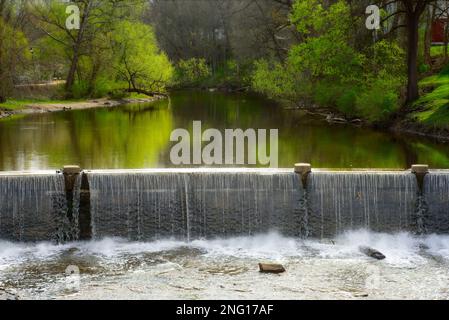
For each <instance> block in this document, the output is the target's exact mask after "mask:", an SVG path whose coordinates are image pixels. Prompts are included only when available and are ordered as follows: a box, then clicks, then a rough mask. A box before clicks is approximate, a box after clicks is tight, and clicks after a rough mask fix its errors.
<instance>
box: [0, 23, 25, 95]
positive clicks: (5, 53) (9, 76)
mask: <svg viewBox="0 0 449 320" xmlns="http://www.w3.org/2000/svg"><path fill="white" fill-rule="evenodd" d="M29 57H30V52H29V50H28V40H27V38H26V37H25V35H24V34H23V32H21V31H19V30H17V29H15V28H14V27H12V26H11V25H10V24H8V23H6V22H5V21H4V20H3V18H2V17H0V103H1V102H5V101H6V99H7V97H8V96H9V94H10V93H11V90H12V88H13V81H14V77H15V76H16V69H17V68H18V66H19V65H20V64H21V63H22V62H24V60H26V59H29Z"/></svg>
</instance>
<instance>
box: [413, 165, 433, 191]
mask: <svg viewBox="0 0 449 320" xmlns="http://www.w3.org/2000/svg"><path fill="white" fill-rule="evenodd" d="M412 173H413V174H414V175H415V176H416V179H417V180H418V187H419V190H421V192H422V191H423V188H424V177H425V176H426V175H427V174H428V173H429V165H427V164H414V165H412Z"/></svg>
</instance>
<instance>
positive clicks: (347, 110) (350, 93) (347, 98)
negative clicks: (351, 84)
mask: <svg viewBox="0 0 449 320" xmlns="http://www.w3.org/2000/svg"><path fill="white" fill-rule="evenodd" d="M358 95H359V92H358V89H356V88H347V89H346V90H344V92H343V93H342V94H341V95H340V97H338V99H337V102H336V105H337V109H338V110H339V111H340V112H342V113H344V114H345V115H346V116H348V117H354V116H357V108H356V103H357V97H358Z"/></svg>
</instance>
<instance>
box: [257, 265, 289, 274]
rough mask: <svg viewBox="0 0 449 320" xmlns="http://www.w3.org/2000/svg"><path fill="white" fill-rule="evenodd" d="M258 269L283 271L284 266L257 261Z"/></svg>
mask: <svg viewBox="0 0 449 320" xmlns="http://www.w3.org/2000/svg"><path fill="white" fill-rule="evenodd" d="M259 271H260V272H263V273H283V272H285V268H284V266H283V265H281V264H272V263H259Z"/></svg>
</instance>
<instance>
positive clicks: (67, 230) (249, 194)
mask: <svg viewBox="0 0 449 320" xmlns="http://www.w3.org/2000/svg"><path fill="white" fill-rule="evenodd" d="M359 229H367V230H371V231H374V232H385V233H395V232H401V231H405V232H410V233H412V234H434V233H436V234H447V233H449V171H444V170H443V171H442V170H431V171H430V172H429V171H427V169H426V170H425V171H423V172H421V171H420V172H416V170H414V169H412V170H405V171H369V170H351V171H328V170H315V169H314V170H311V168H310V166H308V165H306V166H301V165H299V166H297V167H295V169H293V168H291V169H247V168H245V169H238V168H235V169H149V170H143V169H142V170H85V171H82V170H81V169H77V167H67V168H66V169H65V170H62V171H59V172H50V171H38V172H3V173H0V238H1V239H2V240H8V241H19V242H22V241H23V242H29V241H54V242H57V243H64V242H70V241H74V240H91V239H93V240H100V239H103V238H110V237H118V238H125V239H128V240H131V241H152V240H159V239H168V238H170V239H177V240H181V241H194V240H198V239H214V238H230V237H236V236H255V235H258V234H266V233H269V232H272V231H275V232H278V233H279V234H281V235H282V236H286V237H295V238H301V239H306V238H313V239H326V238H333V237H336V236H338V235H341V234H342V233H344V232H346V231H351V230H359Z"/></svg>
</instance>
